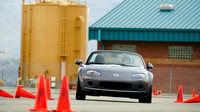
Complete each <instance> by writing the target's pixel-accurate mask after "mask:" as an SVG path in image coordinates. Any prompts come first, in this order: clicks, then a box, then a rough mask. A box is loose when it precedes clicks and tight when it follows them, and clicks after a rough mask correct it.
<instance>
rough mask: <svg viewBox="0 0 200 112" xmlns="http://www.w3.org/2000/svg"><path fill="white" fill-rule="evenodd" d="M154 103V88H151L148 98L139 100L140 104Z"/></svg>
mask: <svg viewBox="0 0 200 112" xmlns="http://www.w3.org/2000/svg"><path fill="white" fill-rule="evenodd" d="M151 101H152V86H151V87H150V90H149V94H148V95H147V97H143V98H139V103H151Z"/></svg>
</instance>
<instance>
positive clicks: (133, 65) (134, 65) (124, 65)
mask: <svg viewBox="0 0 200 112" xmlns="http://www.w3.org/2000/svg"><path fill="white" fill-rule="evenodd" d="M116 65H121V66H131V67H139V66H135V65H127V64H116Z"/></svg>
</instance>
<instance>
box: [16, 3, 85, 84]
mask: <svg viewBox="0 0 200 112" xmlns="http://www.w3.org/2000/svg"><path fill="white" fill-rule="evenodd" d="M81 3H82V2H81ZM81 3H80V2H76V1H73V0H46V1H45V0H39V1H38V0H37V1H36V2H35V3H26V1H24V0H23V6H22V32H21V60H20V67H19V78H22V82H21V83H22V84H24V83H26V84H27V81H28V80H29V79H37V78H38V77H39V75H40V74H45V76H46V77H52V76H53V77H55V79H56V82H60V80H62V76H64V75H66V76H67V77H68V80H69V82H76V80H77V73H78V72H77V70H78V67H77V66H76V65H75V64H74V61H75V59H82V60H83V61H84V60H85V59H86V56H87V41H88V39H87V37H88V7H87V6H86V3H85V2H83V3H85V4H81ZM57 87H58V85H57Z"/></svg>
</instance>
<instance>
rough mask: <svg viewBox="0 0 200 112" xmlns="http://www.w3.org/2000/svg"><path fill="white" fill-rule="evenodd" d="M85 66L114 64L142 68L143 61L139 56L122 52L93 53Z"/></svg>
mask: <svg viewBox="0 0 200 112" xmlns="http://www.w3.org/2000/svg"><path fill="white" fill-rule="evenodd" d="M86 64H87V65H88V64H112V65H113V64H114V65H121V66H131V67H143V68H144V63H143V60H142V58H141V57H140V56H139V55H137V54H132V53H124V52H94V53H92V54H91V55H90V56H89V58H88V60H87V62H86Z"/></svg>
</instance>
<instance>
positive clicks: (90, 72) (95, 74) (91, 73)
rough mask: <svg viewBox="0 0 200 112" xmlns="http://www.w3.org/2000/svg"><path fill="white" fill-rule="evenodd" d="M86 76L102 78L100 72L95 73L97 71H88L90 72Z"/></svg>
mask: <svg viewBox="0 0 200 112" xmlns="http://www.w3.org/2000/svg"><path fill="white" fill-rule="evenodd" d="M86 74H87V75H94V76H100V75H101V73H100V72H98V71H95V70H88V71H87V72H86Z"/></svg>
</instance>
